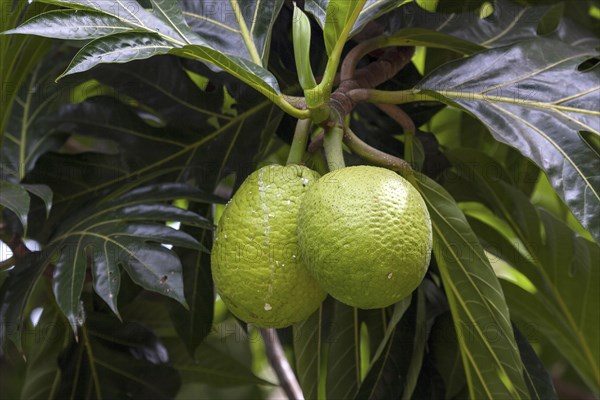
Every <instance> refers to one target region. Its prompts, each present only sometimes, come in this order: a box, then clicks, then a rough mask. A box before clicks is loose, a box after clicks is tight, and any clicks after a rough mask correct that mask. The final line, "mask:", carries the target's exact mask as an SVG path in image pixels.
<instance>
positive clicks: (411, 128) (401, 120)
mask: <svg viewBox="0 0 600 400" xmlns="http://www.w3.org/2000/svg"><path fill="white" fill-rule="evenodd" d="M376 106H377V108H379V109H380V110H381V111H383V112H384V113H386V114H387V115H388V117H390V118H391V119H393V120H394V121H396V123H397V124H398V125H400V126H401V127H402V130H403V131H404V133H406V134H409V135H414V134H415V132H416V131H417V127H416V126H415V123H414V121H413V120H412V118H411V117H409V116H408V114H407V113H406V112H404V110H403V109H401V108H400V107H398V106H396V105H393V104H376Z"/></svg>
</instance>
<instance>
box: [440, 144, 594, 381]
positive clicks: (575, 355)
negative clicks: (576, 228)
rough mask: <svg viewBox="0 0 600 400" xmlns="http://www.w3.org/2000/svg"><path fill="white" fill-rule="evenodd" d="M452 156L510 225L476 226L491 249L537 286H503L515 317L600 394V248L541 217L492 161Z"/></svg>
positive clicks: (543, 214)
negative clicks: (598, 284)
mask: <svg viewBox="0 0 600 400" xmlns="http://www.w3.org/2000/svg"><path fill="white" fill-rule="evenodd" d="M448 155H449V158H450V159H452V161H453V164H454V166H455V170H456V171H457V173H458V177H462V179H464V180H465V181H466V184H467V185H469V186H470V187H476V188H478V189H477V190H476V191H474V192H473V195H474V196H476V199H477V200H479V201H482V202H483V203H484V204H486V205H487V206H488V207H489V208H490V209H491V210H492V211H493V213H494V214H495V215H497V216H499V217H500V218H502V220H504V222H505V223H506V225H507V228H506V229H504V230H500V224H498V223H494V226H493V227H492V226H490V225H488V223H484V222H483V220H481V219H472V223H471V225H472V226H473V228H474V229H475V231H476V232H477V234H478V235H479V236H480V237H481V238H482V239H483V240H484V243H485V246H486V249H487V250H488V251H489V252H490V253H491V254H493V255H495V256H496V257H499V258H500V259H501V260H504V261H505V262H507V263H509V264H510V265H512V266H514V267H515V268H517V269H518V270H519V272H521V273H522V274H524V275H525V276H526V277H527V279H529V281H530V284H529V287H518V286H515V285H514V284H513V283H508V282H503V288H504V291H505V292H506V298H507V302H508V304H509V307H510V310H511V315H513V316H515V317H516V318H518V319H520V320H522V321H527V323H528V324H532V325H533V326H535V327H537V329H539V330H540V333H541V334H543V335H544V336H547V337H548V338H549V340H550V341H551V342H552V343H553V344H554V346H555V347H556V348H557V349H559V351H561V352H562V353H563V355H564V356H565V358H567V359H568V360H569V361H570V362H571V363H572V364H573V366H574V367H575V369H576V370H577V371H578V372H579V374H581V375H582V377H583V378H584V380H585V381H586V382H587V384H588V385H589V387H590V388H592V389H593V390H596V391H597V390H598V389H599V388H600V382H599V380H600V378H598V376H599V374H598V372H597V371H599V370H600V366H599V364H598V361H597V360H598V359H599V358H600V346H599V345H598V344H597V342H598V332H597V330H596V329H594V328H593V326H597V324H598V323H600V319H599V317H598V315H597V313H595V312H594V311H593V310H594V309H595V307H600V300H599V299H598V298H597V296H593V295H589V293H592V291H593V290H594V289H593V284H592V282H594V281H597V279H600V277H598V276H597V275H598V272H597V268H594V267H595V266H596V265H597V264H598V260H600V248H599V247H598V246H597V244H595V243H592V242H589V241H587V240H585V239H583V238H581V237H579V236H577V235H576V234H574V233H573V232H572V231H571V230H570V229H568V228H567V227H566V226H565V224H564V223H562V222H560V221H558V220H557V219H556V218H554V217H552V216H551V215H550V214H548V213H547V212H546V211H543V210H541V209H539V210H538V209H536V208H535V207H534V206H533V205H532V204H531V202H530V200H529V199H528V198H527V197H526V196H525V195H523V193H521V192H519V191H518V190H516V189H515V188H514V187H512V186H510V185H509V184H508V183H506V181H505V180H503V179H497V177H500V176H503V175H506V174H507V172H506V171H504V172H503V170H502V167H501V166H499V165H497V164H495V163H494V161H493V160H492V159H490V158H486V157H485V156H483V155H482V154H478V155H477V154H473V153H472V152H464V151H455V152H451V153H449V154H448ZM475 160H478V161H477V162H475ZM482 166H485V167H486V168H482ZM485 170H488V171H496V172H495V173H494V174H493V175H491V176H490V174H485V173H482V171H485ZM507 230H508V232H507ZM542 232H544V233H543V234H542Z"/></svg>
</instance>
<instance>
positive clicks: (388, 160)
mask: <svg viewBox="0 0 600 400" xmlns="http://www.w3.org/2000/svg"><path fill="white" fill-rule="evenodd" d="M344 143H346V145H347V146H348V147H349V148H350V150H352V152H354V154H356V155H357V156H359V157H361V158H363V159H365V160H366V161H369V162H371V163H372V164H375V165H377V166H380V167H384V168H387V169H391V170H392V171H396V172H399V173H400V174H401V175H402V176H404V177H405V178H407V179H408V177H409V176H411V175H413V170H412V168H411V166H410V164H409V163H407V162H406V161H404V160H403V159H401V158H398V157H396V156H393V155H391V154H387V153H384V152H383V151H381V150H378V149H376V148H374V147H371V146H369V145H368V144H366V143H365V142H363V141H362V140H360V138H359V137H358V136H356V134H355V133H354V132H352V130H351V129H350V128H349V127H346V128H345V129H344Z"/></svg>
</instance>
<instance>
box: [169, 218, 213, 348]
mask: <svg viewBox="0 0 600 400" xmlns="http://www.w3.org/2000/svg"><path fill="white" fill-rule="evenodd" d="M204 208H208V207H204ZM183 229H184V231H185V232H187V233H189V234H190V235H191V236H192V237H195V238H197V239H198V242H199V243H200V244H201V245H202V246H203V247H204V249H203V250H202V251H198V250H191V249H185V248H176V252H177V255H178V256H179V259H180V260H181V266H182V270H183V291H184V294H185V298H186V299H187V301H188V304H189V309H184V308H183V307H181V305H180V304H178V303H176V302H174V301H173V302H170V303H169V315H170V317H171V321H173V326H174V328H175V330H176V331H177V334H178V335H179V338H180V339H181V340H182V342H183V343H184V345H185V346H186V348H187V350H188V352H189V354H191V355H193V354H194V353H195V350H196V349H197V348H198V346H199V345H200V344H201V343H202V342H203V341H204V339H205V338H206V336H208V334H209V333H210V330H211V327H212V323H213V314H214V300H215V294H214V286H213V280H212V275H211V270H210V252H209V250H208V249H209V248H210V247H211V245H212V235H213V231H212V230H209V229H203V230H201V229H198V228H193V227H183Z"/></svg>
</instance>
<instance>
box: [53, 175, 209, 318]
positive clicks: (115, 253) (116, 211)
mask: <svg viewBox="0 0 600 400" xmlns="http://www.w3.org/2000/svg"><path fill="white" fill-rule="evenodd" d="M165 189H167V190H168V192H163V190H165ZM188 192H189V189H188V188H186V187H185V186H183V185H179V186H174V185H171V186H165V185H160V184H158V185H154V186H150V187H146V188H139V189H137V190H136V191H133V192H130V193H127V194H124V195H122V196H120V197H117V198H115V199H113V200H109V201H106V202H101V203H98V204H96V205H95V206H91V207H89V208H88V209H84V210H82V212H80V213H79V214H77V215H75V216H73V217H72V219H71V221H69V222H68V223H66V224H65V225H63V226H62V227H61V229H60V230H58V231H57V232H56V234H55V235H54V237H53V238H52V239H51V241H50V242H49V244H48V246H49V247H50V248H53V249H58V250H60V253H61V254H60V257H59V259H58V261H57V262H56V265H55V269H54V279H53V289H54V294H55V296H56V300H57V303H58V305H59V307H60V308H61V310H62V311H63V313H64V314H65V315H66V316H67V318H68V319H69V321H70V322H71V324H72V325H73V327H74V328H75V327H76V325H77V324H78V323H79V322H78V319H79V318H80V317H79V307H80V305H79V296H80V294H81V290H82V287H83V283H84V279H85V274H86V270H87V267H88V266H90V267H91V271H92V278H93V282H94V290H95V291H96V293H97V294H98V295H99V296H100V297H101V298H102V299H103V300H104V301H105V302H106V303H107V304H108V305H109V306H110V308H111V309H112V310H113V312H115V314H117V315H118V308H117V295H118V293H119V287H120V270H119V266H122V267H123V268H124V269H125V270H126V271H127V273H128V274H129V276H130V277H131V278H132V280H133V281H134V282H136V283H137V284H139V285H140V286H142V287H144V288H145V289H147V290H151V291H155V292H158V293H161V294H164V295H166V296H168V297H171V298H173V299H175V300H177V301H179V302H180V303H181V304H183V305H186V300H185V297H184V293H183V282H182V272H181V263H180V261H179V258H178V257H177V256H176V254H175V253H174V252H172V251H171V250H169V249H167V248H165V247H163V246H162V245H161V244H172V245H176V246H180V247H186V248H193V249H201V245H200V244H199V243H198V242H197V241H196V240H195V239H194V238H192V237H191V236H190V235H188V234H186V233H184V232H182V231H178V230H175V229H173V228H170V227H168V226H166V225H162V224H160V223H157V222H163V223H164V222H166V221H173V220H175V221H181V222H182V223H187V224H192V225H196V226H204V227H207V226H211V224H210V223H209V222H207V221H206V220H205V219H203V218H202V217H200V216H198V215H197V214H194V213H192V212H189V211H186V210H182V209H180V208H177V207H174V206H170V205H164V204H159V203H158V202H160V201H164V200H165V197H168V198H170V199H176V198H179V197H185V195H186V193H188ZM166 193H168V195H166ZM155 221H156V222H155Z"/></svg>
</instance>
